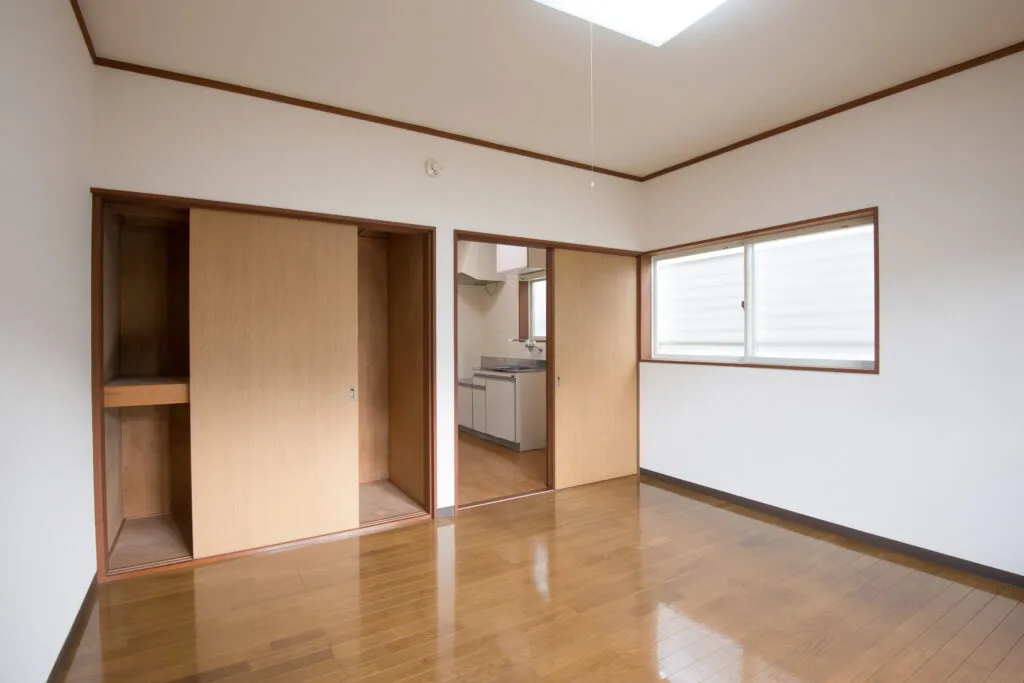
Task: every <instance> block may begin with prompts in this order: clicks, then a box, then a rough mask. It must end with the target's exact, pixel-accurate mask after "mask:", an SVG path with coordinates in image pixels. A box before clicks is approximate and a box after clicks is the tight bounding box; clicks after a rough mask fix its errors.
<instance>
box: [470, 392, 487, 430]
mask: <svg viewBox="0 0 1024 683" xmlns="http://www.w3.org/2000/svg"><path fill="white" fill-rule="evenodd" d="M471 391H472V392H473V424H472V427H473V429H475V430H476V431H478V432H483V433H484V434H486V433H487V390H486V389H485V387H484V386H483V385H477V386H474V387H473V389H472V390H471Z"/></svg>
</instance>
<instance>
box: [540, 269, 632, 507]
mask: <svg viewBox="0 0 1024 683" xmlns="http://www.w3.org/2000/svg"><path fill="white" fill-rule="evenodd" d="M636 269H637V261H636V258H635V257H632V256H613V255H608V254H594V253H590V252H582V251H569V250H564V249H557V250H555V252H554V268H553V275H552V281H553V294H554V302H553V308H554V310H553V316H554V330H553V332H554V335H553V336H554V340H553V342H552V344H553V346H554V353H553V354H552V358H553V363H552V364H553V366H554V373H555V376H556V377H557V378H558V379H557V382H556V387H555V434H554V436H555V452H554V459H555V466H554V470H555V488H557V489H562V488H567V487H569V486H579V485H580V484H590V483H592V482H595V481H603V480H605V479H614V478H615V477H623V476H626V475H629V474H636V472H637V339H636V331H637V290H636V281H637V275H636V273H637V270H636ZM549 372H550V369H549Z"/></svg>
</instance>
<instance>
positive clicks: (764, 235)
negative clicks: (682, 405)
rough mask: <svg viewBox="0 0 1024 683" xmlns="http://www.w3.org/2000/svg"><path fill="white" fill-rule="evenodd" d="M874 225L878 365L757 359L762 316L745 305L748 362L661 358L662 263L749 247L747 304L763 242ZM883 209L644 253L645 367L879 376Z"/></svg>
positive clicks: (642, 340)
mask: <svg viewBox="0 0 1024 683" xmlns="http://www.w3.org/2000/svg"><path fill="white" fill-rule="evenodd" d="M868 223H871V224H873V225H874V232H873V241H874V245H873V246H874V249H873V251H874V254H873V256H874V317H875V320H874V322H875V324H874V337H875V338H874V351H875V358H874V361H858V360H833V359H810V358H768V357H757V356H754V355H753V354H752V352H753V349H752V348H751V346H752V343H753V335H752V334H751V330H752V325H753V323H754V320H753V317H754V315H755V313H756V311H755V310H754V307H753V306H750V305H746V306H745V309H744V310H745V313H744V315H745V323H744V355H743V356H742V357H727V356H685V355H674V354H673V355H669V354H656V353H655V349H657V329H656V325H655V322H656V321H655V311H656V308H657V283H656V282H655V270H656V269H655V265H656V263H657V262H658V261H659V260H662V259H668V258H678V257H680V256H691V255H696V254H702V253H709V252H714V251H720V250H724V249H731V248H735V247H743V248H744V300H745V301H746V302H750V301H753V295H754V287H755V283H754V281H753V280H754V279H753V277H752V272H751V271H752V269H753V258H752V257H751V256H752V252H753V246H754V245H755V244H758V243H760V242H767V241H772V240H777V239H785V238H788V237H797V236H799V235H806V234H813V233H819V232H827V231H829V230H836V229H842V228H845V227H855V226H857V225H865V224H868ZM878 234H879V224H878V207H872V208H868V209H860V210H858V211H849V212H846V213H841V214H834V215H831V216H824V217H821V218H814V219H810V220H805V221H798V222H796V223H787V224H785V225H779V226H774V227H770V228H763V229H760V230H751V231H748V232H741V233H735V234H732V235H726V236H723V237H719V238H714V239H709V240H701V241H699V242H692V243H689V244H683V245H679V246H674V247H667V248H665V249H658V250H656V251H652V252H648V253H646V254H644V255H643V256H642V257H641V259H640V266H639V271H640V272H639V280H640V299H641V301H640V313H641V315H640V321H639V323H640V330H639V334H638V341H639V347H640V360H641V362H648V363H674V364H683V365H714V366H727V367H751V368H775V369H785V370H811V371H823V372H841V373H858V374H875V375H877V374H878V373H879V369H880V366H881V363H880V360H881V344H880V338H881V325H880V307H879V304H880V297H879V254H878V244H879V240H878Z"/></svg>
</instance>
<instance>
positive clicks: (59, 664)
mask: <svg viewBox="0 0 1024 683" xmlns="http://www.w3.org/2000/svg"><path fill="white" fill-rule="evenodd" d="M95 599H96V577H95V576H93V577H92V582H90V583H89V588H88V590H86V591H85V597H84V598H83V599H82V604H81V605H80V606H79V607H78V614H76V615H75V620H74V621H73V622H71V629H70V630H69V631H68V637H67V638H65V639H64V645H63V646H62V647H61V648H60V652H59V653H57V659H56V661H54V663H53V668H52V669H50V675H49V676H48V677H47V678H46V683H58V681H61V680H62V679H63V678H64V674H65V672H66V671H67V668H68V665H70V664H71V656H72V655H73V654H74V652H75V651H76V650H77V649H78V645H79V643H81V642H82V635H83V634H84V633H85V625H86V624H87V623H89V613H90V612H91V611H92V605H93V601H94V600H95Z"/></svg>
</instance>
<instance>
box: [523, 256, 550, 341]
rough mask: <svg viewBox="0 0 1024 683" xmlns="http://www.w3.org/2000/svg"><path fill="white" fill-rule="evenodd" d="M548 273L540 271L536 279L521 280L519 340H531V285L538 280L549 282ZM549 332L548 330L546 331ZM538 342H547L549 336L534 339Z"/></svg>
mask: <svg viewBox="0 0 1024 683" xmlns="http://www.w3.org/2000/svg"><path fill="white" fill-rule="evenodd" d="M547 279H548V274H547V271H540V272H539V273H538V274H537V276H535V277H527V278H525V279H520V280H519V338H520V339H529V338H530V332H531V331H532V330H530V320H531V319H532V317H533V316H532V315H531V314H532V313H533V302H532V294H531V287H530V285H531V284H532V283H533V282H536V281H537V280H545V281H546V280H547ZM546 302H547V296H546V295H545V303H546ZM545 332H547V330H545ZM533 340H534V341H536V342H546V341H547V340H548V337H547V334H545V335H544V336H543V337H533Z"/></svg>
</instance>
